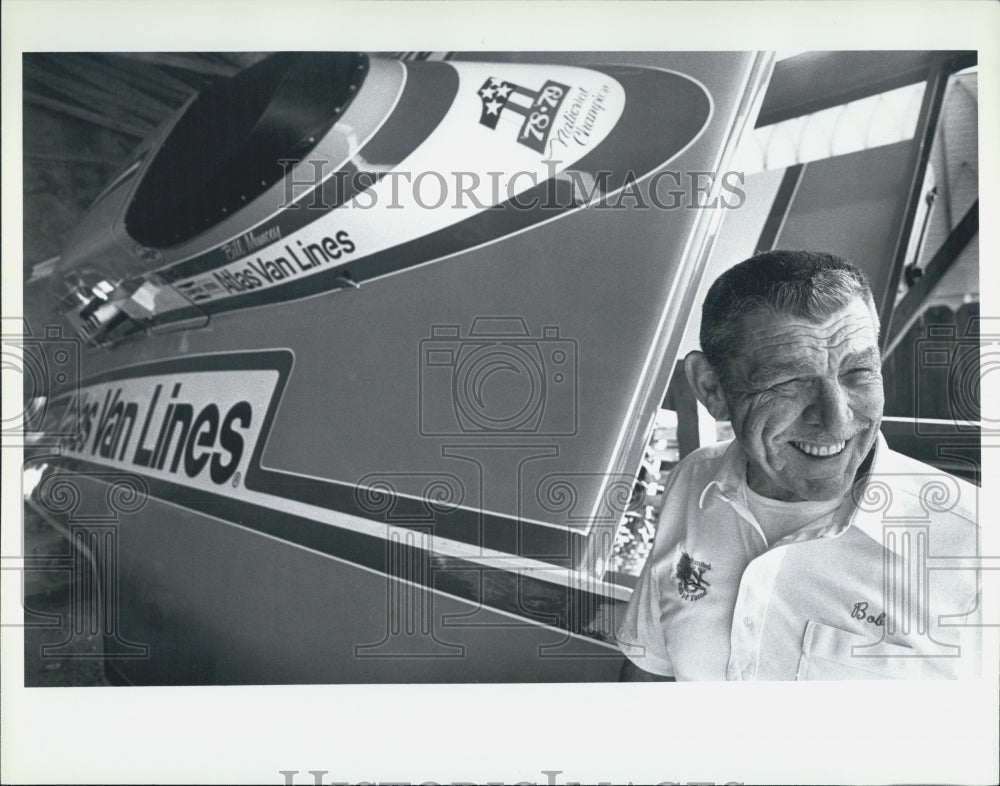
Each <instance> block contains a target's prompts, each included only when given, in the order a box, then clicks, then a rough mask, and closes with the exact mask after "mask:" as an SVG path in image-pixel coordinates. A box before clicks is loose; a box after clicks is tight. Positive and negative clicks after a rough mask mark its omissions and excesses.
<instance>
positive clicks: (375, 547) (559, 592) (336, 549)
mask: <svg viewBox="0 0 1000 786" xmlns="http://www.w3.org/2000/svg"><path fill="white" fill-rule="evenodd" d="M46 461H49V462H50V463H52V464H55V465H57V466H61V467H65V468H66V469H69V470H72V471H74V472H79V473H81V474H84V475H86V474H88V472H97V473H106V472H107V469H108V468H107V467H106V466H103V465H100V464H95V463H91V462H88V461H86V460H82V459H76V458H70V457H67V456H48V457H46ZM143 478H144V479H145V481H146V483H147V485H148V488H149V493H150V495H151V496H152V497H154V498H158V499H160V500H163V501H165V502H168V503H171V504H174V505H179V506H181V507H184V508H187V509H189V510H192V511H194V512H196V513H201V514H204V515H207V516H213V517H215V518H218V519H222V520H223V521H226V522H231V523H233V524H236V525H239V526H241V527H245V528H246V529H249V530H252V531H254V532H259V533H261V534H264V535H270V536H272V537H275V538H278V539H279V540H283V541H286V542H288V543H292V544H295V545H297V546H303V547H305V548H308V549H312V550H313V551H317V552H319V553H321V554H326V555H328V556H331V557H336V558H338V559H342V560H345V561H346V562H350V563H352V564H355V565H359V566H361V567H365V568H369V569H371V570H375V571H378V572H379V573H384V574H386V575H388V576H392V577H393V578H397V579H401V580H404V581H411V582H414V583H416V584H419V585H420V586H424V587H428V588H431V589H435V590H438V591H441V592H445V593H448V594H449V595H454V596H456V597H458V598H461V599H463V600H465V601H468V602H470V603H473V604H478V605H482V606H487V607H490V608H492V609H496V610H499V611H503V612H507V613H509V614H513V615H516V616H518V617H520V618H522V619H523V620H524V621H523V622H517V621H512V622H511V625H512V626H524V625H528V624H543V625H551V626H553V627H556V628H561V629H563V630H565V631H567V632H568V633H575V634H580V635H583V636H587V637H589V638H592V639H595V640H597V641H603V642H606V643H609V644H612V643H613V640H612V636H611V632H610V631H608V630H605V629H604V627H605V626H604V625H602V623H601V621H602V620H606V619H609V618H610V615H609V614H608V606H609V604H614V603H615V601H614V600H613V599H610V598H607V597H604V596H602V595H598V594H596V593H593V592H589V591H587V590H584V589H579V588H570V587H565V586H561V585H559V584H553V583H550V582H547V581H544V580H542V579H539V578H535V577H533V576H530V575H527V574H524V573H520V572H511V571H505V570H502V569H498V568H488V567H484V566H482V565H478V564H476V563H474V562H470V561H468V560H464V559H460V558H457V557H449V556H442V555H436V554H434V553H432V552H430V551H428V550H426V549H423V548H420V547H418V546H415V545H412V544H411V543H407V542H404V541H402V540H398V541H397V540H386V539H383V538H379V537H375V536H372V535H366V534H363V533H360V532H355V531H352V530H349V529H343V528H341V527H337V526H335V525H332V524H326V523H324V522H321V521H316V520H314V519H310V518H306V517H303V516H298V515H295V514H291V513H286V512H282V511H278V510H275V509H274V508H270V507H265V506H262V505H257V504H254V503H249V502H245V501H242V500H236V499H232V498H229V497H224V496H221V495H219V494H214V493H212V492H208V491H204V490H201V489H196V488H192V487H190V486H183V485H179V484H176V483H171V482H168V481H164V480H161V479H158V478H152V477H148V476H143ZM43 504H44V503H43ZM145 526H155V522H146V524H145ZM417 537H419V536H415V539H416V538H417ZM121 559H123V560H124V561H126V562H127V559H128V557H127V555H123V556H122V557H121ZM449 619H450V622H449V621H446V623H445V624H446V625H453V626H459V627H460V626H462V625H463V624H468V625H475V624H477V622H476V621H475V620H474V619H471V618H470V619H469V620H468V621H466V622H465V623H463V620H462V618H449ZM478 624H481V623H478ZM494 624H495V623H494ZM553 649H554V651H553V652H552V653H551V654H552V656H553V657H577V655H575V654H574V653H573V651H572V647H571V646H567V648H566V651H565V652H562V653H560V652H559V651H558V650H559V646H557V647H555V648H553ZM586 656H587V657H594V654H593V652H591V651H588V652H587V653H586ZM608 656H609V657H618V653H617V652H616V651H613V650H609V652H608Z"/></svg>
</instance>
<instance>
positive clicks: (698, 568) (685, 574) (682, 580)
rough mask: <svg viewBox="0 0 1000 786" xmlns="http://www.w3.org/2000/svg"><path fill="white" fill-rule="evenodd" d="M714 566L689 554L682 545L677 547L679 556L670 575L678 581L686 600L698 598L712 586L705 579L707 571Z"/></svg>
mask: <svg viewBox="0 0 1000 786" xmlns="http://www.w3.org/2000/svg"><path fill="white" fill-rule="evenodd" d="M711 569H712V566H711V565H709V564H708V563H707V562H700V561H698V560H696V559H694V558H693V557H692V556H691V555H690V554H688V553H687V552H686V551H685V550H684V549H683V548H682V547H680V546H678V547H677V558H676V560H675V561H674V569H673V570H672V571H671V573H670V577H671V578H672V579H673V580H674V581H676V582H677V591H678V592H679V593H680V596H681V597H682V598H684V600H698V599H699V598H703V597H705V593H706V592H708V588H709V587H710V586H711V584H709V583H708V582H707V581H705V572H706V571H708V570H711Z"/></svg>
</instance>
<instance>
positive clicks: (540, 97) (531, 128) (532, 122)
mask: <svg viewBox="0 0 1000 786" xmlns="http://www.w3.org/2000/svg"><path fill="white" fill-rule="evenodd" d="M568 91H569V85H564V84H561V83H560V82H554V81H552V80H551V79H549V80H548V81H546V83H545V84H544V85H542V89H541V90H538V91H534V90H529V89H527V88H525V87H522V86H521V85H516V84H514V83H512V82H503V81H500V80H499V79H496V78H495V77H492V76H491V77H490V78H489V79H487V80H486V81H485V82H484V83H483V86H482V87H481V88H479V97H480V98H482V100H483V113H482V115H481V116H480V118H479V122H480V123H481V124H482V125H484V126H486V127H487V128H489V129H492V130H496V127H497V123H498V122H499V121H500V114H501V113H502V112H503V111H504V110H505V109H507V110H510V111H511V112H515V113H517V114H519V115H522V116H523V117H524V122H523V123H522V125H521V130H520V131H519V132H518V134H517V141H518V142H520V143H521V144H522V145H524V146H525V147H530V148H531V149H532V150H535V151H537V152H539V153H541V152H542V151H543V150H544V149H545V143H546V142H548V140H549V133H550V132H551V131H552V127H553V119H554V118H555V116H556V113H557V112H558V111H559V107H560V106H562V102H563V99H564V98H566V93H567V92H568ZM518 98H526V99H528V101H527V103H522V102H521V101H519V100H515V99H518Z"/></svg>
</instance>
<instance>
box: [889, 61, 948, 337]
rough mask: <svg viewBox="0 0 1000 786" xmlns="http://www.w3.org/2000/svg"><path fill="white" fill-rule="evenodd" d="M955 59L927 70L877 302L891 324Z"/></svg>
mask: <svg viewBox="0 0 1000 786" xmlns="http://www.w3.org/2000/svg"><path fill="white" fill-rule="evenodd" d="M953 67H954V66H953V63H952V60H951V59H950V58H949V57H948V56H946V55H944V56H937V57H935V58H934V60H933V61H932V64H931V66H930V70H929V72H928V74H927V87H926V89H925V91H924V100H923V103H922V104H921V106H920V116H919V117H918V118H917V132H916V135H915V137H914V139H915V141H916V146H915V147H914V150H913V158H912V165H911V166H910V167H909V171H910V183H909V186H908V187H907V195H906V202H905V207H904V210H903V216H902V220H901V221H900V224H899V231H898V233H897V234H896V242H895V245H894V249H893V254H892V260H891V265H892V267H891V268H890V271H889V278H888V280H887V281H886V283H885V290H884V291H883V292H881V293H876V296H878V294H881V297H882V301H881V302H880V303H879V302H876V304H875V305H876V307H877V308H878V316H879V322H880V323H881V324H882V325H884V326H885V325H888V324H889V321H890V319H891V317H892V309H893V307H894V305H895V302H896V290H897V288H898V286H899V277H900V276H901V275H902V272H903V266H904V265H905V263H906V251H907V248H908V247H909V243H910V234H911V233H912V232H913V223H914V221H915V220H916V215H917V209H918V207H919V204H920V198H921V190H922V188H923V182H924V175H925V174H926V172H927V161H928V160H929V159H930V155H931V148H932V146H933V145H934V134H935V132H936V131H937V124H938V118H939V117H940V115H941V105H942V104H943V103H944V94H945V90H946V89H947V87H948V77H949V76H950V75H951V73H952V70H953ZM887 338H888V331H886V330H884V329H883V331H882V348H883V350H884V349H885V342H886V340H887Z"/></svg>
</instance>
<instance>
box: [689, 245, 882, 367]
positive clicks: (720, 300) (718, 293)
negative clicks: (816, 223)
mask: <svg viewBox="0 0 1000 786" xmlns="http://www.w3.org/2000/svg"><path fill="white" fill-rule="evenodd" d="M854 297H861V298H863V299H864V301H865V302H866V303H867V304H868V306H869V307H870V308H871V310H872V314H873V316H874V317H875V321H876V324H877V323H878V315H877V314H876V313H875V300H874V298H873V297H872V290H871V286H869V284H868V279H867V278H865V274H864V273H862V272H861V271H860V270H859V269H858V268H857V267H855V266H854V265H852V264H851V263H850V262H848V261H847V260H845V259H841V258H840V257H838V256H835V255H833V254H826V253H819V252H814V251H768V252H765V253H763V254H757V255H756V256H754V257H751V258H750V259H747V260H745V261H743V262H740V263H739V264H738V265H735V266H733V267H731V268H729V270H727V271H726V272H725V273H723V274H722V275H721V276H719V277H718V278H717V279H716V280H715V282H714V283H713V284H712V286H711V287H710V288H709V290H708V295H707V296H706V297H705V303H704V305H703V306H702V309H701V333H700V335H699V339H700V341H701V349H702V352H704V353H705V356H706V357H707V358H708V361H709V363H711V364H712V366H713V367H714V368H715V369H716V371H717V372H718V373H719V374H720V375H721V376H722V377H723V379H725V378H727V377H728V370H729V367H728V362H729V360H731V359H732V358H733V357H735V356H736V355H737V354H738V353H739V352H740V342H741V338H742V335H743V317H745V316H747V315H748V314H750V313H752V312H754V311H757V310H760V309H764V310H769V311H771V312H780V313H783V314H790V315H793V316H799V317H805V318H806V319H810V320H813V321H817V322H818V321H820V320H822V319H823V318H824V317H828V316H830V315H831V314H833V313H834V312H836V311H837V310H839V309H841V308H843V307H844V306H845V305H847V303H848V302H849V301H850V300H851V299H852V298H854Z"/></svg>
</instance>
